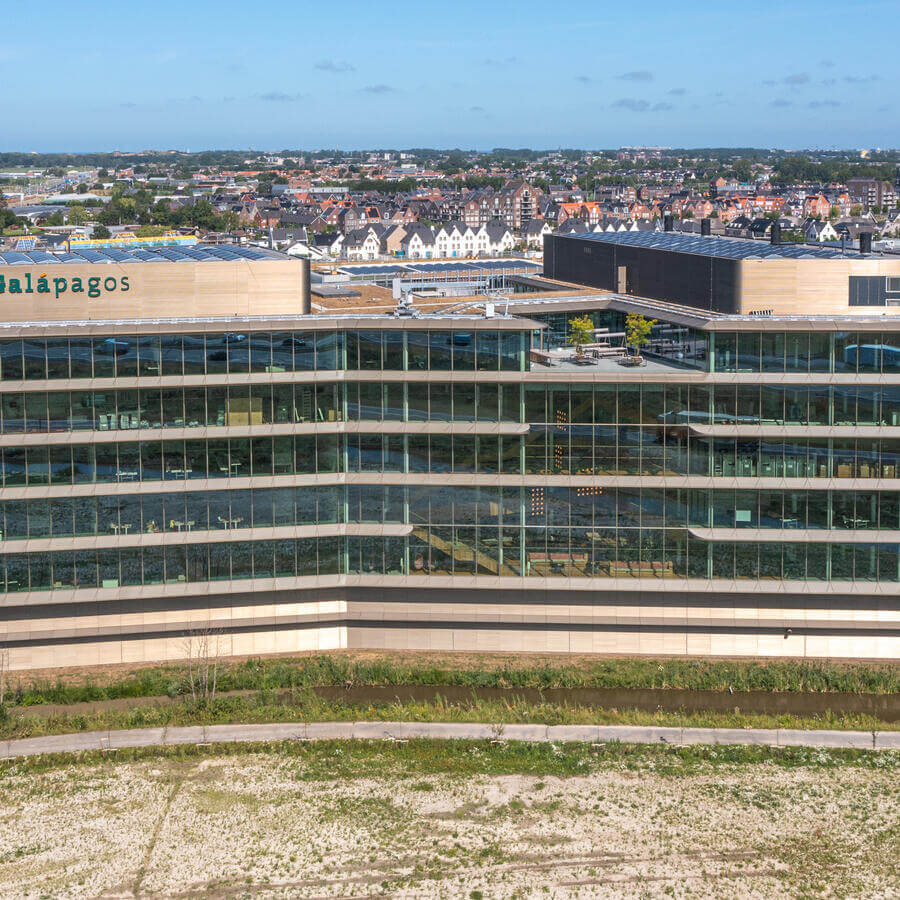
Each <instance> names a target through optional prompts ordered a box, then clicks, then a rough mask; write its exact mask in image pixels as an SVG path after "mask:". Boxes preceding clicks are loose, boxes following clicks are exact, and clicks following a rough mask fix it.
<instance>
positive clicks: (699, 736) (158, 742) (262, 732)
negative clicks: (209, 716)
mask: <svg viewBox="0 0 900 900" xmlns="http://www.w3.org/2000/svg"><path fill="white" fill-rule="evenodd" d="M410 738H432V739H438V740H441V739H444V740H447V739H457V740H461V739H462V740H504V741H507V740H508V741H532V742H541V743H543V742H551V741H554V742H572V741H577V742H586V743H604V742H608V741H619V742H621V743H624V744H673V745H676V746H677V745H685V744H756V745H764V746H769V747H840V748H849V749H855V750H888V749H893V750H900V731H876V732H871V731H801V730H792V729H781V728H779V729H774V728H773V729H763V728H664V727H657V726H648V727H633V726H630V725H492V724H482V723H470V722H309V723H302V722H301V723H293V722H285V723H276V724H271V725H208V726H202V725H192V726H185V727H178V728H136V729H130V730H123V731H88V732H83V733H80V734H58V735H50V736H47V737H35V738H23V739H21V740H15V741H3V742H0V758H11V757H17V756H36V755H40V754H42V753H75V752H79V751H84V750H114V749H116V748H120V747H162V746H171V745H175V744H205V743H209V744H213V743H230V742H235V741H240V742H252V741H290V740H309V741H317V740H318V741H322V740H394V741H398V740H409V739H410Z"/></svg>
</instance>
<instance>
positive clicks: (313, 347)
mask: <svg viewBox="0 0 900 900" xmlns="http://www.w3.org/2000/svg"><path fill="white" fill-rule="evenodd" d="M527 341H528V334H527V333H526V332H520V331H509V330H504V331H490V330H485V329H478V330H473V331H450V330H447V329H444V330H440V331H424V330H422V331H413V330H408V329H396V330H385V329H379V330H373V331H280V332H272V331H246V332H240V331H223V332H221V333H219V334H163V335H124V334H115V335H109V336H101V337H81V338H76V337H68V338H66V337H53V338H46V339H45V338H37V337H35V338H26V339H23V340H0V380H3V381H23V380H24V381H43V380H45V379H50V380H53V379H57V378H137V377H141V376H147V377H158V376H165V375H225V374H249V373H251V372H308V371H312V370H317V369H318V370H325V371H336V370H345V369H350V370H353V369H364V370H365V369H375V370H380V369H395V370H401V371H402V370H416V369H438V370H441V371H451V370H453V371H456V370H459V371H476V370H477V371H493V370H501V369H502V370H508V371H520V370H521V369H522V368H524V362H525V350H526V349H527V346H528V344H527Z"/></svg>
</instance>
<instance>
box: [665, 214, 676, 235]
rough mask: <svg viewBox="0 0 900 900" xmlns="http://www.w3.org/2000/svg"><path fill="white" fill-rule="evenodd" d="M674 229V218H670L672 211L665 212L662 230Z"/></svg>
mask: <svg viewBox="0 0 900 900" xmlns="http://www.w3.org/2000/svg"><path fill="white" fill-rule="evenodd" d="M674 230H675V220H674V219H673V218H672V213H666V214H665V215H664V216H663V231H674Z"/></svg>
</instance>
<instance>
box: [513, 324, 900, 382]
mask: <svg viewBox="0 0 900 900" xmlns="http://www.w3.org/2000/svg"><path fill="white" fill-rule="evenodd" d="M575 315H587V316H588V317H589V318H590V319H591V320H592V321H593V323H594V327H595V328H604V329H607V330H608V331H609V332H611V333H612V334H617V335H619V336H620V341H619V342H620V343H621V338H622V337H624V331H625V313H623V312H618V311H616V310H611V309H607V310H598V311H595V312H588V313H540V312H537V313H531V312H529V313H528V318H529V319H533V320H535V321H538V322H543V323H544V324H545V325H546V326H547V327H546V328H545V329H543V330H542V331H541V332H537V333H536V335H535V337H536V341H535V343H538V342H540V343H542V345H543V347H544V349H548V350H553V349H558V348H560V347H566V346H570V344H569V330H570V325H569V323H570V321H571V319H572V318H573V317H574V316H575ZM642 352H643V353H645V354H646V355H647V356H649V357H650V358H653V359H659V360H665V361H666V362H668V363H670V364H674V365H677V366H685V367H688V368H692V369H699V370H701V371H705V372H732V373H738V372H744V373H750V372H773V373H774V372H795V373H803V372H805V373H819V372H821V373H829V372H832V373H833V372H844V373H854V372H863V373H866V372H870V373H873V374H881V373H892V372H900V331H897V330H893V331H884V332H877V331H876V332H871V331H867V332H855V331H833V332H829V331H809V332H807V331H781V330H777V329H767V330H766V331H740V332H736V331H713V332H705V331H700V330H698V329H695V328H690V327H688V326H686V325H676V324H674V323H671V322H665V321H662V320H659V321H657V322H656V323H655V324H654V325H653V327H652V328H651V330H650V342H649V344H648V345H647V346H646V347H645V348H643V351H642Z"/></svg>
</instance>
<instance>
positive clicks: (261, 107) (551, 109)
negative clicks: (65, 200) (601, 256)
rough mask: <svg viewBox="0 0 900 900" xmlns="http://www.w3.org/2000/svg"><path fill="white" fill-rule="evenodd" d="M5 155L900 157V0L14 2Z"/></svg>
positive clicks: (3, 81)
mask: <svg viewBox="0 0 900 900" xmlns="http://www.w3.org/2000/svg"><path fill="white" fill-rule="evenodd" d="M6 7H7V8H6V9H5V10H4V15H3V17H2V22H0V33H2V41H0V123H2V125H0V149H3V150H38V151H55V150H71V151H87V150H112V149H117V148H118V149H122V150H137V149H144V148H161V149H165V148H178V149H186V148H189V149H191V150H200V149H206V148H225V147H228V148H231V147H253V148H258V149H260V148H261V149H277V148H283V147H302V148H322V147H341V148H359V147H412V146H429V147H463V148H478V149H489V148H491V147H495V146H503V147H523V146H531V147H542V148H543V147H617V146H620V145H623V144H666V145H670V146H694V147H695V146H757V147H759V146H764V147H765V146H772V147H787V148H796V147H823V148H831V147H870V146H880V147H897V146H900V100H898V97H900V53H898V51H897V44H896V35H897V25H898V20H900V15H898V14H900V4H898V0H865V2H864V0H843V2H835V0H818V2H812V0H781V2H772V0H758V2H756V3H753V4H751V3H740V4H738V3H735V2H734V0H726V2H724V3H723V2H721V0H720V2H717V3H711V2H706V0H687V2H681V3H675V2H671V0H668V2H657V0H643V2H641V3H638V4H630V3H623V2H619V0H617V2H614V3H612V2H600V0H595V2H593V3H584V2H581V3H576V2H568V0H557V2H555V3H553V2H547V0H541V2H536V0H516V2H514V3H513V2H510V3H491V2H471V0H458V2H456V3H440V4H438V3H432V2H428V0H424V2H419V3H413V2H408V0H395V2H393V3H390V4H386V3H377V2H376V3H372V2H368V3H362V2H356V0H345V2H343V3H340V2H330V3H327V2H325V3H323V2H321V0H317V2H315V3H310V2H305V0H293V2H289V3H284V2H280V0H269V2H267V3H259V4H252V3H247V2H241V3H236V2H232V0H219V2H216V3H212V2H208V0H194V2H186V0H180V2H173V0H154V2H153V3H122V4H118V3H115V4H114V3H112V2H109V0H107V2H96V0H80V2H78V3H72V2H71V0H66V2H64V3H63V2H58V0H44V2H42V3H22V2H13V0H7V3H6Z"/></svg>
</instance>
